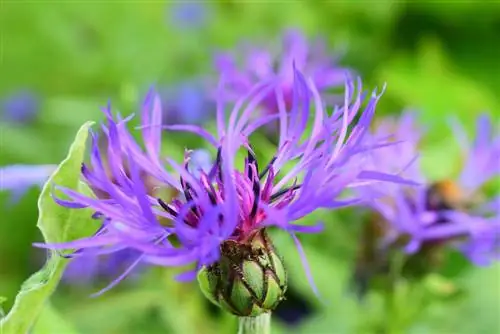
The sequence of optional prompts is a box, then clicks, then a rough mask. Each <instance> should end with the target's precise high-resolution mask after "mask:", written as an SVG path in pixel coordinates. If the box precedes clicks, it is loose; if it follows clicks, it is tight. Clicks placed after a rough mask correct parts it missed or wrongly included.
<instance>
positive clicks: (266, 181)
mask: <svg viewBox="0 0 500 334" xmlns="http://www.w3.org/2000/svg"><path fill="white" fill-rule="evenodd" d="M345 88H346V92H345V105H343V106H342V107H335V108H334V110H333V112H331V111H327V110H326V108H325V106H324V103H323V101H322V100H321V98H320V95H319V92H318V90H317V89H316V87H315V86H314V82H313V81H311V80H307V79H306V78H305V77H304V76H303V75H302V74H301V73H300V72H298V71H295V75H294V80H293V94H294V98H293V101H294V103H293V105H292V106H291V107H290V108H288V109H287V107H286V106H285V105H284V103H283V100H284V98H285V97H284V94H285V93H284V91H283V89H282V86H281V85H280V84H279V82H277V81H276V80H264V81H262V82H259V83H258V84H256V85H255V86H254V87H253V88H252V89H250V90H249V91H248V92H247V94H246V95H245V96H243V97H242V98H241V99H240V100H239V101H238V102H237V103H236V105H235V106H234V108H233V109H232V110H231V112H230V114H229V115H228V116H229V117H228V118H226V115H225V108H224V105H223V103H222V102H223V101H224V98H223V97H220V98H219V101H218V102H219V103H218V108H217V117H216V126H217V129H216V132H215V134H212V133H209V132H208V131H207V130H206V129H205V128H203V127H201V126H196V125H162V108H161V101H160V99H159V97H158V96H154V95H153V94H149V95H148V97H147V98H146V100H145V102H144V105H143V107H142V113H141V119H142V126H141V127H140V128H141V129H142V137H143V142H144V145H143V146H142V145H139V144H138V143H137V142H136V141H135V139H134V137H133V136H132V134H131V133H130V132H129V131H128V130H127V128H126V124H127V122H128V121H129V120H130V117H129V118H126V119H123V118H121V117H120V116H119V115H118V116H113V114H112V112H111V107H110V106H108V107H107V108H104V112H105V115H106V118H107V124H106V125H104V124H103V125H102V128H103V130H104V131H103V133H104V135H105V136H107V140H106V142H107V144H108V145H107V148H106V149H104V150H103V149H102V148H100V147H99V142H100V141H99V138H97V135H96V134H95V133H92V137H93V144H92V149H91V159H90V166H89V165H87V164H84V165H83V166H82V174H83V178H84V179H85V180H86V182H87V183H88V184H89V186H90V188H91V189H100V190H102V191H103V192H105V193H106V194H109V197H108V198H92V197H88V196H86V195H84V194H80V193H78V192H76V191H74V190H71V189H65V188H61V191H62V192H63V193H64V194H65V195H66V196H68V197H69V199H62V198H58V197H55V200H56V201H57V202H58V203H59V204H60V205H62V206H65V207H68V208H72V209H79V208H85V207H88V208H91V209H93V210H94V211H95V212H96V213H98V215H99V217H100V219H102V227H101V229H100V230H99V232H98V233H96V234H95V235H94V236H91V237H88V238H83V239H80V240H75V241H71V242H67V243H62V244H48V245H47V244H37V246H39V247H46V248H51V249H68V248H69V249H79V251H78V252H77V253H75V254H74V256H75V257H78V256H86V255H87V254H92V255H99V254H111V253H113V252H114V251H119V250H123V249H134V250H136V251H137V252H138V254H139V255H138V256H137V257H136V259H135V261H133V262H132V263H131V264H130V266H129V267H128V268H127V269H126V270H125V271H124V273H123V274H122V275H120V276H119V277H118V278H117V279H116V280H114V281H113V282H112V283H111V284H110V285H109V286H108V287H107V288H105V289H103V290H102V291H101V293H102V292H104V291H107V290H108V289H110V288H111V287H113V286H114V285H116V284H117V283H118V282H119V281H121V280H122V279H123V278H124V277H125V276H127V275H128V274H129V273H130V272H131V271H132V270H133V269H134V268H135V267H136V266H137V265H138V264H139V263H142V262H147V263H151V264H156V265H163V266H183V267H184V266H186V265H191V268H192V270H189V271H187V272H184V273H183V274H181V275H180V276H178V280H180V281H186V280H192V279H193V278H194V277H195V276H196V273H197V271H198V270H199V269H200V268H201V267H203V266H209V265H211V264H213V263H215V262H216V261H218V259H219V258H220V251H221V245H222V244H223V243H224V242H227V241H231V242H244V241H245V240H246V239H248V238H250V237H251V236H252V235H253V234H254V233H255V232H257V231H258V230H260V229H263V228H266V227H269V226H277V227H279V228H281V229H282V230H284V231H286V232H287V233H289V234H290V235H291V236H292V237H293V239H294V241H295V243H296V245H297V247H298V249H299V252H300V254H301V257H302V260H303V261H304V263H305V256H304V254H303V251H302V247H301V245H300V241H299V240H298V238H297V236H296V233H318V232H320V231H321V230H322V224H320V223H319V224H316V225H309V226H306V225H302V224H300V223H298V221H299V220H300V219H302V218H303V217H305V216H307V215H309V214H310V213H312V212H314V211H316V210H318V209H332V210H333V209H338V208H342V207H345V206H348V205H353V204H356V203H359V202H360V201H362V200H363V198H360V197H357V196H352V197H349V196H348V197H346V196H344V190H345V189H347V188H349V187H356V186H357V185H359V184H363V185H366V184H367V183H371V184H374V185H376V184H379V183H380V182H385V181H390V182H399V183H403V184H413V182H410V181H407V180H404V179H401V178H399V177H395V176H391V175H388V174H384V173H380V172H378V171H373V170H366V169H365V168H364V164H363V156H364V155H365V154H366V152H368V151H369V150H370V149H371V148H370V147H369V146H365V145H363V139H364V136H365V134H366V133H367V131H368V128H369V125H370V122H371V120H372V117H373V115H374V113H375V107H376V105H377V102H378V100H379V98H380V95H378V94H377V93H376V92H373V93H372V94H371V95H370V96H369V99H368V103H367V105H366V107H365V108H362V107H361V105H362V102H363V97H364V96H365V94H364V93H362V92H361V82H360V81H358V85H357V86H355V85H354V84H353V83H352V82H348V83H347V84H346V87H345ZM271 92H274V93H275V96H276V98H277V99H278V102H277V105H278V107H279V112H278V113H277V114H275V115H260V116H259V115H257V117H252V116H253V115H252V114H253V113H254V112H255V107H256V106H257V105H259V103H261V102H262V100H263V99H264V98H265V97H266V96H269V94H270V93H271ZM311 114H312V116H311V117H310V115H311ZM274 120H279V124H280V126H279V129H280V136H279V143H278V145H277V147H276V151H275V152H274V157H273V158H272V159H271V161H270V162H266V163H265V164H259V163H258V162H257V160H256V156H255V154H254V152H253V149H252V144H251V139H250V138H251V134H252V133H253V132H255V131H256V130H257V129H258V128H259V127H262V126H265V125H266V124H267V123H269V122H271V121H274ZM308 125H309V126H308ZM163 129H167V130H171V131H186V132H190V133H194V134H196V135H198V136H200V137H202V138H204V139H206V140H207V142H208V143H209V144H210V145H211V146H213V149H214V151H216V152H217V155H216V158H215V161H214V162H213V164H212V165H211V166H210V168H209V169H205V171H203V168H195V169H196V170H198V172H199V174H196V173H194V172H193V171H192V168H190V160H191V159H192V158H193V156H192V153H191V151H186V154H185V158H184V162H183V163H177V162H175V161H173V160H172V159H166V160H164V159H163V158H162V157H161V156H160V152H161V143H162V140H161V135H162V132H163V131H162V130H163ZM370 145H371V144H370ZM374 145H376V143H374ZM142 147H144V149H142ZM241 150H243V151H244V152H246V156H247V157H246V159H245V160H244V162H243V167H242V168H237V167H236V166H237V164H236V161H235V157H236V155H237V153H238V152H239V151H241ZM103 154H106V155H107V158H108V159H107V161H108V164H107V167H104V166H103V164H102V156H103ZM195 158H196V156H195ZM165 162H166V164H167V165H168V169H167V168H166V167H165V166H164V163H165ZM290 164H292V165H293V166H291V168H287V169H286V170H285V169H284V166H285V165H287V166H290ZM125 165H127V167H128V168H129V171H130V173H129V174H127V173H124V172H123V171H124V170H125V168H124V166H125ZM238 165H239V164H238ZM207 170H208V172H207ZM141 171H145V172H146V173H147V174H148V175H151V176H152V177H154V178H155V179H156V180H158V181H159V182H160V183H162V184H164V185H165V187H167V188H173V189H176V190H177V192H178V193H179V194H180V195H179V196H178V197H177V198H174V199H172V200H166V201H164V200H163V198H155V197H154V196H151V195H149V194H148V192H147V188H146V187H145V185H144V182H143V180H142V179H141V175H140V172H141ZM108 172H110V173H111V177H110V176H109V175H108V174H107V173H108ZM278 175H279V176H278ZM161 219H163V220H161ZM160 220H161V221H160ZM172 237H174V238H172ZM173 240H175V244H174V243H173V242H172V241H173ZM306 272H307V274H308V278H309V279H310V276H309V272H308V271H306Z"/></svg>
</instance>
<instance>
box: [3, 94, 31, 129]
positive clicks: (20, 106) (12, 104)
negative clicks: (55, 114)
mask: <svg viewBox="0 0 500 334" xmlns="http://www.w3.org/2000/svg"><path fill="white" fill-rule="evenodd" d="M1 104H2V114H1V115H2V118H3V119H5V120H6V121H9V122H14V123H28V122H30V121H32V120H33V119H34V118H35V116H36V114H37V112H38V110H39V104H40V103H39V98H38V96H37V95H36V94H34V93H33V92H31V91H28V90H22V91H18V92H16V93H14V94H12V95H10V96H8V97H6V98H4V99H3V100H2V102H1Z"/></svg>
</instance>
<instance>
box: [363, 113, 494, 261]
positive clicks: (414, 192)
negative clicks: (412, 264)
mask: <svg viewBox="0 0 500 334" xmlns="http://www.w3.org/2000/svg"><path fill="white" fill-rule="evenodd" d="M412 119H413V117H412V116H410V115H409V114H404V115H403V116H402V118H401V119H400V122H399V123H395V124H394V123H392V124H393V125H396V127H398V126H400V128H399V131H397V132H396V133H395V137H396V140H397V141H399V142H400V145H398V144H396V145H393V146H390V147H386V148H382V149H380V150H377V151H373V152H371V153H372V154H371V156H372V160H371V162H372V164H373V166H376V167H378V169H379V170H381V171H384V172H392V173H402V175H405V176H407V177H410V178H412V179H414V180H417V181H419V182H421V183H422V184H423V185H424V186H422V187H412V188H408V187H392V188H390V191H389V195H388V196H385V197H378V198H376V199H374V200H373V201H372V202H371V205H370V207H371V208H372V209H374V211H375V212H376V213H377V214H379V215H380V216H381V218H382V220H383V222H379V223H380V224H381V225H384V228H383V229H382V232H381V236H382V238H381V239H382V240H379V241H380V243H379V247H380V248H387V247H390V246H391V245H398V244H400V245H401V244H402V245H403V246H404V249H405V251H406V252H408V253H409V254H423V255H425V256H432V255H433V254H435V252H434V250H436V249H440V248H442V246H444V245H450V244H451V245H455V246H457V247H458V248H459V249H460V250H462V251H463V253H464V254H465V255H466V256H467V257H468V258H469V259H470V260H471V261H472V262H473V263H475V264H479V265H481V264H486V263H488V262H489V260H490V259H492V258H495V257H498V247H499V245H500V215H499V212H500V210H496V209H492V208H493V207H494V205H493V204H489V205H487V204H486V203H482V204H481V203H477V200H476V198H477V195H478V193H480V191H481V187H482V186H483V185H484V184H485V183H486V182H488V181H489V180H491V179H492V178H494V177H496V176H498V175H500V163H499V161H498V157H499V154H500V145H499V144H500V136H499V135H495V134H494V132H493V131H494V130H493V125H492V124H491V120H490V119H489V117H488V116H486V115H482V116H480V117H478V119H477V126H476V139H475V141H474V142H473V143H472V144H468V140H467V139H466V136H465V134H464V133H465V132H464V131H460V136H461V138H462V142H463V143H464V145H463V148H464V150H463V151H464V152H463V153H464V158H465V161H464V165H463V169H462V172H461V174H460V176H459V177H458V178H457V179H456V180H452V179H444V180H437V181H430V180H428V179H426V178H425V175H424V173H423V172H422V171H421V170H420V166H419V165H418V161H416V162H415V163H414V164H413V165H411V166H404V165H403V161H404V160H398V159H397V157H407V158H411V157H412V156H414V157H417V148H418V141H419V139H420V137H421V133H420V135H419V133H418V131H413V132H412V131H410V130H408V128H414V129H418V128H417V127H411V126H410V125H411V122H409V123H408V121H409V120H412ZM390 122H393V120H392V121H390ZM386 125H387V124H386ZM382 126H385V125H384V124H383V125H382ZM375 133H376V132H375ZM384 133H386V132H385V130H384ZM398 146H399V148H398ZM398 170H399V172H398ZM386 190H387V189H386ZM360 191H361V192H365V195H366V192H368V193H370V194H371V195H375V194H374V193H373V192H374V188H368V189H360ZM373 198H375V197H373ZM485 202H487V200H485ZM485 208H489V209H485ZM428 260H429V259H428ZM427 265H428V266H429V265H430V262H427Z"/></svg>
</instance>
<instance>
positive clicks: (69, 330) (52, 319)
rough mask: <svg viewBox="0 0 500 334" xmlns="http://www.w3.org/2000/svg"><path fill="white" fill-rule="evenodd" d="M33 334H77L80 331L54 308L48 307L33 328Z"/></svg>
mask: <svg viewBox="0 0 500 334" xmlns="http://www.w3.org/2000/svg"><path fill="white" fill-rule="evenodd" d="M32 333H33V334H53V333H64V334H77V333H78V331H77V330H76V329H75V328H74V326H73V325H72V324H70V323H69V322H68V321H67V320H65V319H64V318H63V317H62V316H61V314H59V312H58V311H57V310H56V309H55V308H54V307H53V306H52V305H50V304H49V305H46V306H45V307H44V309H43V310H42V313H41V314H40V317H39V319H38V320H37V322H36V323H35V325H34V326H33V331H32Z"/></svg>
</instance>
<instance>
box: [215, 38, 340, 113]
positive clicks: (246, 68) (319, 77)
mask: <svg viewBox="0 0 500 334" xmlns="http://www.w3.org/2000/svg"><path fill="white" fill-rule="evenodd" d="M282 43H283V45H282V50H280V52H277V53H274V52H271V51H269V50H266V49H260V48H250V49H249V50H242V51H243V52H242V53H243V54H244V60H243V64H241V65H242V66H240V64H238V61H237V60H236V59H235V58H234V57H233V56H232V55H230V54H227V53H222V54H218V55H216V58H215V67H216V69H217V71H218V72H219V73H220V74H221V75H223V76H224V77H225V78H226V80H227V87H226V90H225V97H226V99H228V100H230V101H235V100H237V99H238V98H240V97H241V96H243V95H244V94H245V93H246V92H248V91H249V89H251V87H252V86H253V85H254V84H255V83H256V82H259V81H260V80H264V79H268V78H270V77H276V78H277V79H278V82H279V85H280V86H281V89H282V91H283V94H284V101H285V104H286V106H287V107H289V106H291V104H292V98H293V96H294V93H293V87H294V84H293V82H294V72H293V66H295V67H296V68H297V69H298V70H299V71H300V72H302V73H304V75H306V76H307V77H310V79H311V80H312V81H313V83H314V85H315V86H316V88H317V89H318V91H319V92H320V94H321V95H322V96H323V97H326V100H327V102H329V103H331V102H332V101H334V100H332V98H333V97H335V96H336V95H335V94H331V93H330V91H331V90H332V89H335V88H341V87H343V84H344V82H345V80H346V76H348V75H349V70H347V69H345V68H341V67H339V66H338V65H337V64H336V62H335V59H332V58H331V57H330V56H329V55H328V54H327V52H326V51H325V49H326V48H325V45H324V44H323V43H322V42H321V41H318V43H316V44H315V45H312V46H310V45H308V42H307V40H306V37H305V36H304V35H302V34H301V33H300V31H298V30H288V31H286V32H285V34H284V36H283V42H282ZM329 93H330V94H329ZM276 102H277V101H276V99H275V98H274V95H273V94H272V93H271V94H269V95H268V96H266V97H265V98H264V99H263V101H262V104H263V106H264V108H265V111H266V112H267V113H277V112H278V110H279V108H278V106H277V104H276Z"/></svg>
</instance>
